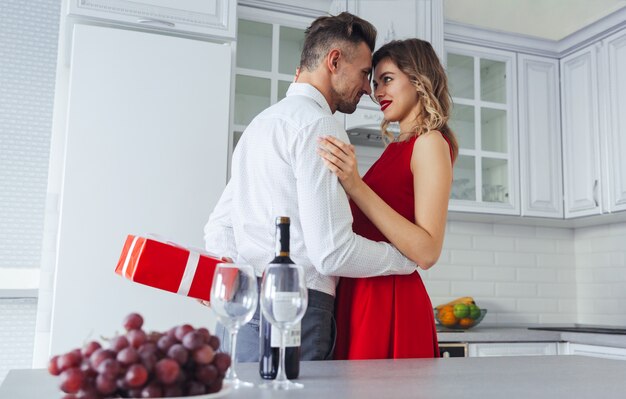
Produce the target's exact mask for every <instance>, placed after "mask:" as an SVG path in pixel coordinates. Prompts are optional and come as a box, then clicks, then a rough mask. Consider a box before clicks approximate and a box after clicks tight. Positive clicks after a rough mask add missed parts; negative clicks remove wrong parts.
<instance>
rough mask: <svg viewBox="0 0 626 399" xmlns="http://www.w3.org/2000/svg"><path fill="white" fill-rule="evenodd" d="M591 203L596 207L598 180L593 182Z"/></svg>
mask: <svg viewBox="0 0 626 399" xmlns="http://www.w3.org/2000/svg"><path fill="white" fill-rule="evenodd" d="M593 202H595V203H596V207H597V206H598V205H599V204H598V179H596V180H594V182H593Z"/></svg>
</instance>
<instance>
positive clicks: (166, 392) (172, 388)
mask: <svg viewBox="0 0 626 399" xmlns="http://www.w3.org/2000/svg"><path fill="white" fill-rule="evenodd" d="M178 396H183V389H182V388H181V387H180V386H178V385H166V386H165V387H163V397H165V398H171V397H178Z"/></svg>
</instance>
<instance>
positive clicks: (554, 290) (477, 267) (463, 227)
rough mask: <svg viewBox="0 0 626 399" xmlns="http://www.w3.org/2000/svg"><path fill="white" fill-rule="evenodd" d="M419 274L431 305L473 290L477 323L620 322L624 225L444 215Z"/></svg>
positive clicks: (625, 277)
mask: <svg viewBox="0 0 626 399" xmlns="http://www.w3.org/2000/svg"><path fill="white" fill-rule="evenodd" d="M443 253H444V254H446V255H445V256H442V257H441V258H440V260H439V262H438V264H437V265H435V266H434V267H433V268H431V269H430V270H429V271H428V272H425V273H423V274H422V275H423V278H424V282H425V285H426V288H427V289H428V292H429V294H430V297H431V300H432V303H433V305H435V306H436V305H438V304H441V303H445V302H448V301H449V300H451V299H454V298H456V297H459V296H473V297H474V298H475V299H476V301H477V303H478V305H479V306H481V307H484V308H487V309H488V310H489V313H488V317H486V318H485V319H484V320H483V324H484V325H489V324H491V325H515V324H527V323H550V324H553V323H593V324H608V325H621V326H624V325H626V308H625V307H624V306H622V305H620V304H623V303H626V223H619V224H611V225H601V226H592V227H584V228H576V229H574V228H553V227H549V228H548V227H534V226H522V225H514V224H510V225H507V224H490V223H472V222H457V221H449V222H448V226H447V231H446V240H445V241H444V250H443Z"/></svg>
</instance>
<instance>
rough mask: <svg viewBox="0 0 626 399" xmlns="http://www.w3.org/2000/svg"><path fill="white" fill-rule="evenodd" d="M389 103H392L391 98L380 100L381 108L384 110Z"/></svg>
mask: <svg viewBox="0 0 626 399" xmlns="http://www.w3.org/2000/svg"><path fill="white" fill-rule="evenodd" d="M389 104H391V101H389V100H382V101H381V102H380V110H381V111H384V110H385V109H386V108H387V107H388V106H389Z"/></svg>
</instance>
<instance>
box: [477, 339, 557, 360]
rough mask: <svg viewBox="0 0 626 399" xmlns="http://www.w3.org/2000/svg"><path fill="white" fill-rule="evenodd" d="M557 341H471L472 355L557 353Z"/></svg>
mask: <svg viewBox="0 0 626 399" xmlns="http://www.w3.org/2000/svg"><path fill="white" fill-rule="evenodd" d="M557 354H558V343H557V342H498V343H470V344H469V348H468V355H469V356H470V357H488V356H545V355H557Z"/></svg>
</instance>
